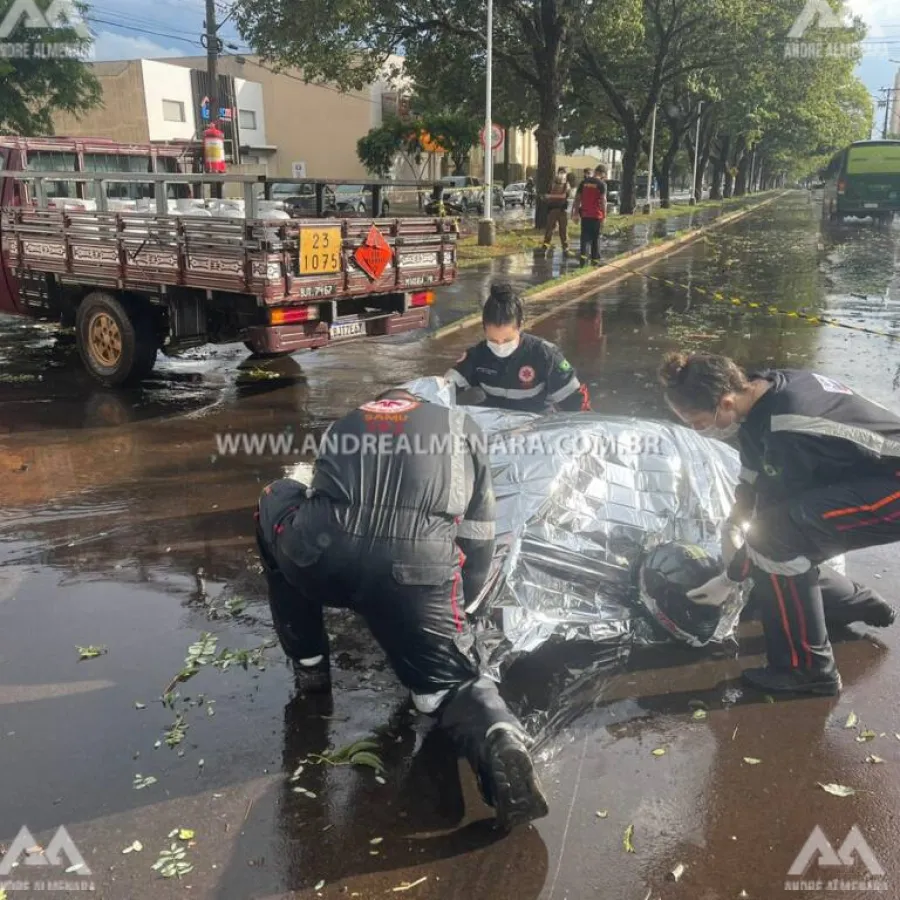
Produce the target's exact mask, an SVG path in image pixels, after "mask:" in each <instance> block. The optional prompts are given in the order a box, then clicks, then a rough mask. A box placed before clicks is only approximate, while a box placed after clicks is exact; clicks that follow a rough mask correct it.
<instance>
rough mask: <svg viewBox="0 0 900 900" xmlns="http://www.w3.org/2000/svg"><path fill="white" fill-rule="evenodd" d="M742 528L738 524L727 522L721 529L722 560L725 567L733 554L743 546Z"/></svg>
mask: <svg viewBox="0 0 900 900" xmlns="http://www.w3.org/2000/svg"><path fill="white" fill-rule="evenodd" d="M744 540H745V537H744V529H743V527H742V526H740V525H735V524H733V523H731V522H727V523H726V524H725V527H724V528H723V529H722V561H723V562H724V563H725V568H726V569H727V568H728V567H729V566H730V565H731V561H732V560H733V559H734V557H735V554H736V553H737V552H738V550H740V549H741V547H743V546H744Z"/></svg>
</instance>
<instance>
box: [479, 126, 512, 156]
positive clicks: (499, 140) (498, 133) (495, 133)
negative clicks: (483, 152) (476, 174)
mask: <svg viewBox="0 0 900 900" xmlns="http://www.w3.org/2000/svg"><path fill="white" fill-rule="evenodd" d="M505 137H506V132H505V131H504V130H503V129H502V128H501V127H500V126H499V125H496V124H495V125H491V150H499V149H500V148H501V147H502V146H503V139H504V138H505ZM481 146H482V147H485V146H486V142H485V139H484V129H483V128H482V129H481Z"/></svg>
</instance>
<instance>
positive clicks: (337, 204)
mask: <svg viewBox="0 0 900 900" xmlns="http://www.w3.org/2000/svg"><path fill="white" fill-rule="evenodd" d="M271 197H272V199H273V200H277V201H279V202H280V203H282V204H283V206H284V210H285V212H286V213H288V215H290V216H291V218H293V219H299V218H303V217H304V216H314V215H315V214H316V189H315V186H314V185H311V184H288V183H278V184H274V185H272V193H271ZM322 206H323V209H324V211H325V212H326V213H329V212H331V213H335V212H337V213H344V214H346V213H350V214H354V215H372V187H371V185H359V184H338V185H334V186H332V185H325V190H324V196H323V198H322ZM390 212H391V204H390V201H389V200H386V199H382V201H381V212H380V213H379V214H378V215H379V217H380V216H389V215H390Z"/></svg>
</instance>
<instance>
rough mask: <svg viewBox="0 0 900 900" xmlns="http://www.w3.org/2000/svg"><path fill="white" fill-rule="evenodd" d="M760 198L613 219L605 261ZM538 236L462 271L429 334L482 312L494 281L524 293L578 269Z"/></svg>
mask: <svg viewBox="0 0 900 900" xmlns="http://www.w3.org/2000/svg"><path fill="white" fill-rule="evenodd" d="M759 199H760V197H759V195H758V194H753V195H749V196H747V197H744V198H742V200H741V201H739V202H729V203H728V204H727V205H725V206H717V207H704V208H702V209H698V210H693V209H692V208H691V207H685V210H684V212H683V213H679V214H678V215H674V216H671V217H670V218H667V219H661V220H651V221H649V222H641V223H638V224H635V225H632V226H629V227H627V228H624V229H621V230H614V229H615V219H613V220H611V221H610V223H609V228H608V229H607V231H608V232H609V233H608V234H605V235H604V237H603V240H602V242H601V245H600V252H601V254H602V257H603V259H604V260H605V261H612V260H613V259H614V258H615V257H616V256H618V255H620V254H622V253H627V252H629V251H631V250H636V249H640V248H642V247H646V246H647V245H648V244H651V243H652V242H653V241H655V240H664V239H666V238H670V237H672V236H673V235H674V234H676V232H679V231H684V230H686V229H689V228H694V227H698V226H702V225H708V224H709V223H710V222H714V221H715V220H716V219H718V218H719V217H720V216H722V215H728V214H729V213H733V212H737V211H738V210H740V209H743V208H744V207H745V206H752V205H755V204H756V203H758V202H759ZM533 237H534V244H535V246H536V249H535V250H534V251H530V252H525V253H513V254H511V255H509V256H500V257H496V258H494V259H489V260H486V261H485V262H484V263H480V264H478V265H473V266H468V267H466V268H462V269H460V270H459V274H458V276H457V280H456V282H455V283H454V284H453V285H451V286H449V287H445V288H441V290H440V291H438V293H437V297H436V300H435V304H434V306H433V307H432V309H431V325H430V328H429V330H430V331H437V330H438V329H439V328H444V327H445V326H447V325H449V324H451V323H452V322H455V321H456V320H457V319H461V318H462V317H463V316H467V315H471V314H472V313H474V312H478V310H479V309H480V308H481V303H482V301H483V300H484V298H485V297H486V296H487V294H488V291H489V290H490V286H491V283H492V282H493V281H498V280H504V281H509V282H511V283H512V284H513V285H514V286H515V287H517V288H519V289H520V290H523V291H524V290H526V289H527V288H530V287H533V286H534V285H536V284H543V283H544V282H546V281H550V280H551V279H553V278H558V277H559V276H560V275H565V274H567V273H568V272H574V271H575V270H577V269H578V267H579V264H578V260H577V259H574V258H573V259H568V260H564V259H563V258H562V253H561V251H560V247H559V238H558V237H557V238H556V241H555V243H554V247H553V254H552V256H550V257H547V256H546V255H544V253H543V252H541V251H540V242H541V235H540V234H539V233H538V232H534V233H533ZM571 249H572V250H574V251H576V252H577V249H578V248H577V246H576V245H575V244H574V243H573V245H572V247H571Z"/></svg>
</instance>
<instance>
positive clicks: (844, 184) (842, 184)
mask: <svg viewBox="0 0 900 900" xmlns="http://www.w3.org/2000/svg"><path fill="white" fill-rule="evenodd" d="M846 190H847V182H846V181H844V179H843V178H842V179H841V180H840V181H839V182H838V183H837V192H838V193H839V194H843V193H845V192H846Z"/></svg>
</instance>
